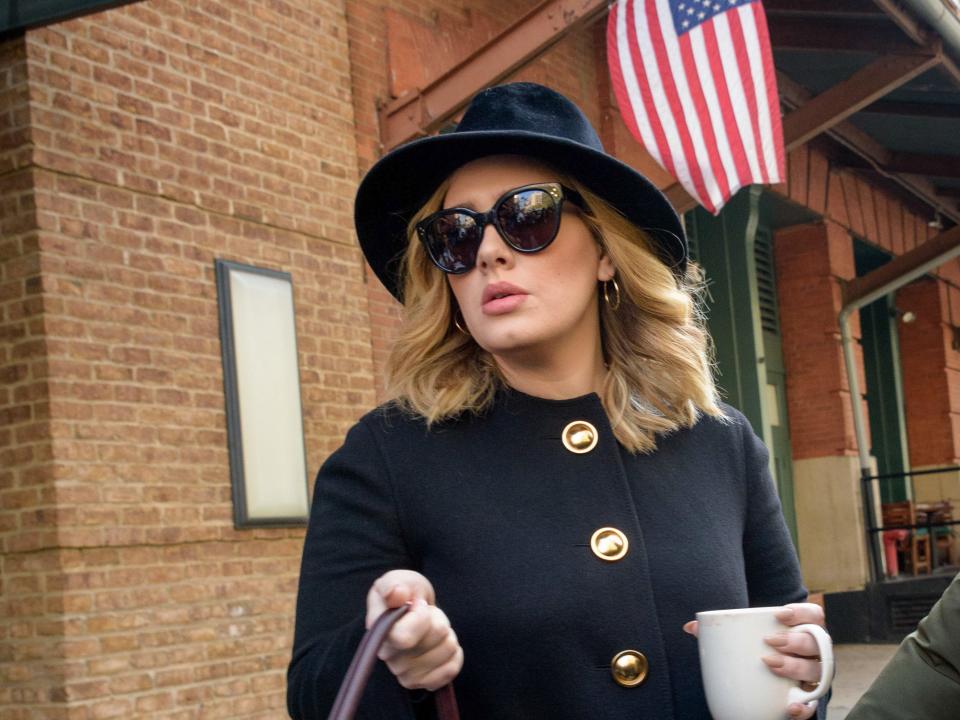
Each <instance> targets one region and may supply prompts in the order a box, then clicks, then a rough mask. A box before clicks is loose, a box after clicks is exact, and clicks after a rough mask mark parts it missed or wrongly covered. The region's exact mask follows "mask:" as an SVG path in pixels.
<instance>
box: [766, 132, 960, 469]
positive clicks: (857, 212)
mask: <svg viewBox="0 0 960 720" xmlns="http://www.w3.org/2000/svg"><path fill="white" fill-rule="evenodd" d="M776 190H777V191H778V192H780V193H781V194H784V195H786V196H787V197H789V198H790V199H791V200H793V201H795V202H797V203H800V204H803V205H806V206H807V207H809V208H810V209H812V210H814V211H816V212H818V213H822V214H823V215H824V216H825V217H827V218H829V222H828V223H827V224H828V226H831V227H833V228H837V229H839V228H844V229H846V231H847V233H849V234H852V235H855V236H857V237H859V238H861V239H863V240H866V241H867V242H870V243H872V244H874V245H876V246H878V247H880V248H882V249H883V250H885V251H886V252H888V253H890V254H891V255H894V256H897V255H902V254H903V253H905V252H909V251H910V250H912V249H913V248H915V247H917V246H918V245H920V244H922V243H923V242H925V241H926V240H928V239H929V238H931V237H933V236H934V235H935V234H936V233H937V229H936V228H933V227H931V226H930V225H929V224H928V220H929V218H925V217H922V216H920V215H918V214H916V213H914V212H912V211H911V210H909V209H908V208H907V207H905V206H904V205H903V203H902V202H900V201H899V200H898V199H897V198H895V197H894V196H892V195H889V194H888V193H886V192H885V191H883V190H881V189H879V188H877V187H875V186H874V185H871V184H870V183H869V182H867V181H866V180H865V179H864V178H863V177H860V176H859V175H857V174H855V173H853V172H850V171H843V170H838V169H836V168H831V167H830V163H829V160H828V159H827V158H826V157H825V156H824V155H823V153H822V152H821V151H819V150H817V149H814V148H810V147H809V146H805V147H802V148H798V149H796V150H794V151H793V152H791V153H790V155H789V156H788V183H786V184H785V185H781V186H777V188H776ZM831 235H832V237H833V238H834V240H831V242H830V243H828V244H827V245H823V244H822V243H820V242H819V241H817V242H815V243H813V244H812V245H810V246H808V247H799V245H803V244H804V243H806V242H808V240H809V237H817V238H819V237H820V231H819V230H817V229H816V226H811V227H810V228H808V229H797V230H795V231H791V232H788V233H786V234H785V235H784V237H783V238H780V239H778V242H777V246H776V252H777V258H776V260H777V272H778V290H779V292H780V310H781V315H782V316H783V315H784V313H785V311H786V312H789V313H791V314H795V317H792V318H787V317H783V321H784V325H783V332H784V340H783V342H784V350H785V352H787V348H788V347H789V348H790V349H791V351H792V352H795V353H796V354H797V355H796V357H797V358H804V360H803V361H802V362H795V364H794V365H793V366H791V365H790V364H789V361H788V365H787V373H788V375H787V385H788V395H791V394H792V395H791V397H789V398H788V400H789V403H790V408H791V414H790V425H791V433H792V434H793V436H794V440H793V444H794V457H795V458H800V457H817V456H825V455H833V454H838V452H837V450H838V448H846V450H844V452H849V451H850V449H851V448H852V449H855V448H856V443H855V441H851V438H852V424H851V423H852V419H851V418H850V417H849V416H850V409H849V404H843V405H842V407H841V406H837V405H836V403H835V400H836V398H833V399H831V400H830V401H825V400H824V398H825V393H824V387H823V383H822V378H830V386H831V387H834V388H835V387H845V386H844V385H843V384H842V383H845V382H846V381H845V379H838V377H837V374H836V373H837V372H838V371H839V372H840V377H841V378H845V371H844V370H843V368H842V365H841V366H839V370H838V366H837V363H836V359H837V358H840V360H841V362H842V355H838V353H839V335H836V337H837V344H836V346H834V345H833V344H832V343H827V344H826V345H823V339H824V335H823V328H822V327H821V325H822V323H823V322H824V321H825V319H826V317H827V315H828V313H826V312H824V309H823V308H821V307H820V304H819V302H815V303H814V306H813V307H812V308H811V310H810V312H809V314H805V312H804V310H803V304H802V295H803V293H804V291H805V288H804V287H803V284H802V283H801V282H800V281H799V280H797V278H798V277H806V276H807V273H808V270H809V268H810V267H811V266H812V264H813V263H816V264H818V265H819V266H820V269H819V270H818V271H817V273H818V277H819V278H820V282H821V283H822V282H825V281H826V280H825V278H826V277H827V274H830V273H827V270H826V268H827V266H828V265H830V266H832V265H833V264H834V263H835V259H831V258H829V257H828V256H827V254H826V253H828V252H832V253H834V255H836V253H838V252H839V253H842V254H843V255H847V254H848V252H849V251H848V250H846V249H843V246H844V245H850V243H851V241H850V240H849V238H845V237H844V236H843V235H846V234H837V233H836V232H832V233H831ZM794 244H796V245H798V246H797V247H793V246H792V245H794ZM850 247H852V245H850ZM781 255H783V257H780V256H781ZM795 263H799V264H796V265H795ZM841 265H842V266H844V267H845V269H844V270H843V272H837V273H833V274H834V275H835V276H836V278H843V277H848V275H847V274H845V273H849V277H852V276H853V271H852V266H850V267H846V265H847V261H846V260H844V261H842V262H841ZM798 273H799V275H798ZM824 273H827V274H824ZM936 275H938V276H939V277H941V278H943V279H944V280H947V281H949V282H952V283H954V284H960V260H957V259H954V260H951V261H949V262H948V263H946V264H944V265H942V266H940V267H939V268H938V269H937V271H936ZM941 285H942V288H941V289H940V290H939V291H936V290H931V289H930V288H927V290H923V287H926V286H925V285H922V284H921V285H914V286H910V287H909V288H905V289H904V290H901V291H899V293H898V302H900V300H899V298H909V301H910V303H912V304H918V305H920V306H922V308H923V314H922V315H920V314H918V321H917V323H915V324H914V325H903V324H901V325H899V328H900V351H901V353H900V355H901V363H902V371H903V380H904V405H905V408H904V410H905V416H906V426H907V435H908V441H909V445H910V455H911V463H912V464H914V465H948V464H952V463H953V462H954V460H955V458H957V457H958V456H960V422H958V419H960V375H958V373H957V370H958V369H960V360H958V355H957V353H956V352H955V351H953V350H952V349H951V348H950V342H951V336H950V331H949V328H948V327H947V304H946V302H947V301H946V290H945V289H943V288H946V285H945V284H943V283H941ZM785 288H790V289H789V290H785ZM838 288H839V286H838V285H836V283H834V291H833V293H834V296H835V297H834V300H833V301H832V307H833V321H832V327H833V328H834V331H836V330H837V327H838V326H837V323H836V314H837V313H838V312H839V310H840V307H841V305H840V302H839V295H838V294H837V293H838V292H839V289H838ZM785 292H786V293H787V294H786V295H785V294H784V293H785ZM793 292H796V293H798V295H797V297H792V296H791V295H790V293H793ZM938 292H939V295H938V294H937V293H938ZM954 294H956V293H954ZM816 296H817V297H818V298H820V299H821V300H823V299H826V297H827V295H826V293H825V290H824V288H820V289H819V290H818V291H817V293H816ZM901 304H903V303H902V302H901ZM954 304H955V307H954V311H955V314H954V317H956V318H958V322H960V312H957V311H958V310H960V298H955V299H954ZM785 309H786V310H785ZM854 320H856V318H854ZM795 333H800V334H799V335H795ZM808 341H809V342H811V343H813V344H812V346H810V345H808V344H807V343H808ZM811 347H819V348H820V350H821V352H818V353H814V352H813V351H812V350H811ZM857 349H858V353H859V351H860V348H859V345H858V348H857ZM861 366H862V365H861ZM838 383H841V384H838ZM861 388H863V389H864V392H866V387H865V385H864V384H863V381H862V380H861ZM811 397H819V398H821V401H822V402H821V403H819V404H811V403H810V402H809V398H811ZM801 398H802V402H801V401H800V399H801ZM795 413H796V414H797V417H796V418H795V417H794V414H795ZM841 417H843V418H844V419H843V422H842V423H841V422H840V418H841ZM798 423H800V424H799V425H798ZM802 428H807V429H808V432H805V431H802V430H801V429H802ZM851 442H853V444H852V445H851V444H850V443H851ZM798 453H799V455H798Z"/></svg>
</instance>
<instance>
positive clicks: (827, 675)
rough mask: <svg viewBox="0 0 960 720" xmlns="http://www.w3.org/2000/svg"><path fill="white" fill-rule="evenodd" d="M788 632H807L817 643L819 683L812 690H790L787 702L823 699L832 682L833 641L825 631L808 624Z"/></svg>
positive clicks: (817, 626) (797, 688)
mask: <svg viewBox="0 0 960 720" xmlns="http://www.w3.org/2000/svg"><path fill="white" fill-rule="evenodd" d="M789 632H807V633H810V634H811V635H813V639H814V640H816V642H817V650H818V651H819V653H820V681H819V682H818V683H817V686H816V687H815V688H814V689H813V690H803V689H801V688H799V687H795V688H791V689H790V694H789V695H788V696H787V700H788V702H790V703H808V702H810V701H811V700H816V699H817V698H819V697H823V696H824V695H825V694H826V692H827V690H829V689H830V683H831V682H833V641H831V640H830V636H829V635H828V634H827V631H826V630H824V629H823V628H822V627H820V626H819V625H814V624H812V623H808V624H806V625H794V626H793V627H791V628H790V629H789Z"/></svg>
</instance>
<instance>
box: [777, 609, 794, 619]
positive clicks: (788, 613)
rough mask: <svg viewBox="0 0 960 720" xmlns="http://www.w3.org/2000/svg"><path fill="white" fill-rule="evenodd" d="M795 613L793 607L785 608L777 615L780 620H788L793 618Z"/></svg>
mask: <svg viewBox="0 0 960 720" xmlns="http://www.w3.org/2000/svg"><path fill="white" fill-rule="evenodd" d="M795 614H796V613H794V611H793V608H784V609H783V610H781V611H780V612H778V613H777V617H778V618H779V619H780V620H783V621H787V620H793V616H794V615H795Z"/></svg>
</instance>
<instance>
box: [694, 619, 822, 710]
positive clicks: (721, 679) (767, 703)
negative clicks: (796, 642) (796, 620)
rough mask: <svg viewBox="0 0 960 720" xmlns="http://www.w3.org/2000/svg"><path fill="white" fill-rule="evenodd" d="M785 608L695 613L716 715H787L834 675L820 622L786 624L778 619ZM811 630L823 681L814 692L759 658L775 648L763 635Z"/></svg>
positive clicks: (707, 685) (706, 684) (709, 702)
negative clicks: (774, 672)
mask: <svg viewBox="0 0 960 720" xmlns="http://www.w3.org/2000/svg"><path fill="white" fill-rule="evenodd" d="M782 609H783V608H780V607H763V608H742V609H738V610H711V611H708V612H699V613H697V620H698V621H699V623H700V630H699V633H698V640H699V646H700V672H701V673H702V675H703V687H704V690H705V691H706V694H707V705H708V706H709V707H710V714H711V715H713V718H714V720H783V718H784V717H786V713H787V708H788V707H789V706H790V704H791V703H795V702H796V703H806V702H810V701H811V700H815V699H817V698H819V697H821V696H822V695H824V694H825V693H826V692H827V690H828V689H829V688H830V682H831V681H832V680H833V644H832V643H831V641H830V636H829V635H828V634H827V632H826V631H825V630H824V629H823V628H822V627H820V626H819V625H810V624H808V625H794V626H793V627H788V626H787V625H784V624H783V623H781V622H780V621H779V620H777V618H776V613H777V612H778V611H780V610H782ZM782 632H807V633H810V634H811V635H812V636H813V639H814V640H816V642H817V648H818V649H819V652H820V662H821V667H820V684H819V685H817V687H816V688H814V689H813V690H811V691H806V690H803V689H801V688H800V687H799V686H798V685H797V683H796V682H794V681H793V680H790V679H788V678H782V677H779V676H778V675H774V674H773V673H772V672H771V671H770V668H768V667H767V666H766V664H765V663H764V662H763V660H762V659H761V658H762V657H763V656H764V655H772V654H774V653H776V650H775V649H774V648H773V647H771V646H770V645H767V643H765V642H764V638H766V637H769V636H771V635H776V634H777V633H782Z"/></svg>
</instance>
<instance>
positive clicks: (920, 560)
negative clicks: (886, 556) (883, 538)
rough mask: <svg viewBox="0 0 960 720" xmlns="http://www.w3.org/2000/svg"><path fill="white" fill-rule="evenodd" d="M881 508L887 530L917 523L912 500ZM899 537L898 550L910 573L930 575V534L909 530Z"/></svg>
mask: <svg viewBox="0 0 960 720" xmlns="http://www.w3.org/2000/svg"><path fill="white" fill-rule="evenodd" d="M880 507H881V511H882V513H883V526H884V527H885V528H887V527H890V526H891V525H914V524H916V522H917V520H916V518H917V513H916V509H915V508H914V505H913V502H912V501H910V500H903V501H901V502H892V503H883V504H882V505H881V506H880ZM897 537H898V540H897V550H898V552H899V553H902V554H903V556H904V558H905V559H906V560H907V564H908V565H909V570H910V572H911V573H913V574H914V575H919V574H920V571H921V570H922V571H924V572H926V573H930V570H931V563H930V557H931V555H930V553H931V545H930V536H929V534H921V533H917V531H916V530H911V529H907V530H906V535H904V534H903V533H899V534H898V536H897ZM904 569H906V568H904Z"/></svg>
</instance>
